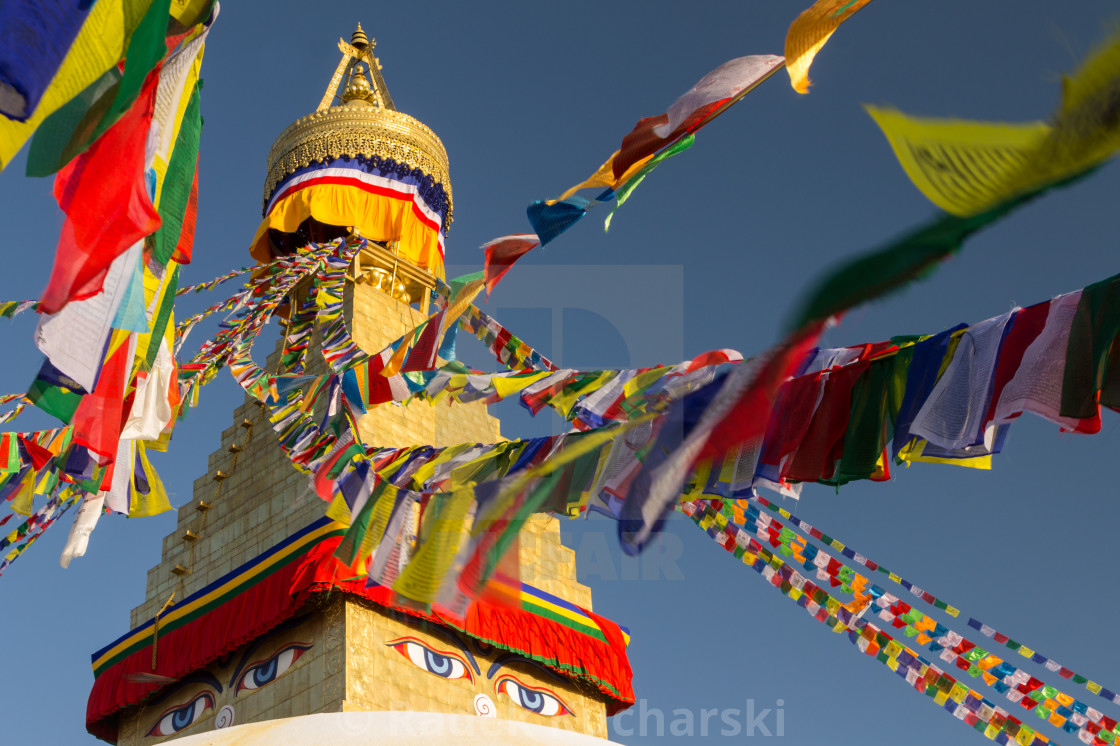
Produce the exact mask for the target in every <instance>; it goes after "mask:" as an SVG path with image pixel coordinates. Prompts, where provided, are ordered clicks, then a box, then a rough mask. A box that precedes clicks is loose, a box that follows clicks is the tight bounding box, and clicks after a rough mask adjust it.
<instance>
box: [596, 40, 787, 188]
mask: <svg viewBox="0 0 1120 746" xmlns="http://www.w3.org/2000/svg"><path fill="white" fill-rule="evenodd" d="M784 61H785V60H784V58H782V57H779V56H777V55H772V54H762V55H752V56H749V57H739V58H737V59H733V60H729V61H727V62H725V63H723V64H722V65H720V66H719V67H717V68H716V69H715V70H712V71H711V72H710V73H708V74H707V75H705V76H704V77H703V78H701V79H700V80H699V82H697V83H696V85H694V86H693V87H692V88H691V89H690V90H689V91H688V92H687V93H685V94H684V95H683V96H681V97H680V98H678V99H677V100H676V101H675V102H673V105H672V106H670V107H669V110H668V111H667V112H666V113H665V114H662V115H660V116H656V117H646V118H645V119H642V120H640V121H639V122H638V123H637V124H636V125H634V129H633V130H631V131H630V133H629V134H627V135H626V136H625V137H624V138H622V145H621V146H620V147H619V153H618V155H616V156H615V158H614V161H613V162H612V164H611V169H612V171H613V173H614V176H615V178H619V177H621V176H622V175H623V174H625V173H626V172H627V170H628V169H630V167H631V166H633V165H634V164H636V163H637V162H638V161H641V160H642V159H644V158H646V157H647V156H652V155H654V154H656V153H659V152H661V151H662V150H664V149H665V148H667V147H669V146H670V145H672V144H673V143H675V142H676V141H677V140H679V139H681V138H682V137H684V136H685V135H689V134H693V133H695V132H696V131H698V130H699V129H701V128H702V127H704V126H705V125H707V124H708V123H709V122H710V121H712V120H713V119H715V118H716V116H718V115H719V114H722V113H723V112H724V111H725V110H726V109H727V108H728V107H730V106H732V105H734V104H735V103H737V102H738V101H739V100H740V99H742V97H743V96H745V95H747V94H748V93H750V92H751V91H752V90H754V89H755V88H756V87H757V86H758V85H759V84H760V83H762V82H763V81H765V80H766V79H767V78H769V77H770V76H771V75H773V74H774V73H775V72H776V71H777V70H778V69H779V68H780V67H781V66H782V64H783V62H784Z"/></svg>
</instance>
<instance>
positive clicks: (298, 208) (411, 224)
mask: <svg viewBox="0 0 1120 746" xmlns="http://www.w3.org/2000/svg"><path fill="white" fill-rule="evenodd" d="M417 211H418V208H416V206H415V205H414V203H413V200H412V198H411V197H401V198H397V197H392V196H389V195H386V194H383V193H370V192H367V191H365V190H363V189H361V188H359V187H356V186H347V185H343V184H320V185H316V186H311V187H308V188H306V189H300V190H299V191H297V192H293V193H292V194H289V195H288V196H287V197H284V198H283V199H281V200H280V201H279V202H277V203H276V205H275V206H274V207H273V208H272V212H270V213H269V214H268V215H267V216H266V217H265V219H264V220H263V221H261V225H260V227H259V228H257V233H256V235H255V236H254V237H253V242H252V244H251V248H250V250H249V253H250V254H252V256H253V258H254V259H256V260H257V261H270V260H271V257H270V256H269V251H268V229H269V228H275V229H277V230H279V231H283V232H284V233H294V232H295V230H296V229H297V228H299V224H300V223H302V222H303V221H305V220H307V219H308V218H314V219H315V220H318V221H319V222H320V223H326V224H327V225H339V226H348V227H349V226H353V228H354V229H355V230H356V231H357V232H358V233H360V234H361V235H362V237H363V238H368V239H370V240H371V241H398V240H399V242H400V243H399V251H400V257H401V259H404V260H405V261H408V262H410V263H412V264H415V265H416V266H417V267H420V268H422V269H426V270H428V271H429V272H431V273H432V274H433V275H435V276H436V277H438V278H440V279H441V280H442V279H444V269H443V255H442V254H441V253H440V249H439V232H438V230H437V229H436V228H434V227H433V226H432V225H431V224H430V223H427V222H425V220H421V218H420V216H419V215H418V214H417Z"/></svg>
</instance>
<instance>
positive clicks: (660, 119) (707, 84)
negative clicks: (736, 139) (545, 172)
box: [483, 55, 783, 291]
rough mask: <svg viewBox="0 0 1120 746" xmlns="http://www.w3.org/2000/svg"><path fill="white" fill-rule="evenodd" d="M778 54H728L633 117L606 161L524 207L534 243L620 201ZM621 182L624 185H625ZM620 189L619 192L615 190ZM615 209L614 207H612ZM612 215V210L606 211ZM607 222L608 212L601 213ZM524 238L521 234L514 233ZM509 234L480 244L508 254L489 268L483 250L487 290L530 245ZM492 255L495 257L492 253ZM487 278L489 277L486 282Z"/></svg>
mask: <svg viewBox="0 0 1120 746" xmlns="http://www.w3.org/2000/svg"><path fill="white" fill-rule="evenodd" d="M782 62H783V59H782V58H781V57H778V56H775V55H753V56H749V57H740V58H738V59H734V60H729V61H728V62H725V63H724V64H722V65H720V66H719V67H718V68H716V69H715V70H713V71H711V72H710V73H708V74H707V75H705V76H704V77H703V78H701V79H700V81H699V82H698V83H697V84H696V85H694V86H693V87H692V88H691V89H690V90H689V91H688V92H687V93H685V94H684V95H683V96H681V97H680V98H678V99H677V100H676V101H675V102H674V103H673V105H672V106H671V107H670V109H669V111H668V112H667V113H665V114H662V115H660V116H656V117H646V118H644V119H641V120H639V121H638V123H637V124H636V125H635V126H634V129H633V130H631V131H630V133H628V134H627V135H626V136H625V137H623V138H622V144H621V145H620V146H619V149H618V151H616V152H615V153H614V154H613V155H612V156H611V157H610V158H609V159H608V160H607V162H606V163H604V164H603V165H602V166H600V167H599V169H598V170H597V171H596V172H595V173H594V174H592V175H591V176H590V177H589V178H588V179H586V180H585V181H583V182H582V183H580V184H578V185H576V186H575V187H572V188H571V189H569V190H567V191H566V192H564V194H563V195H562V196H561V197H560V198H559V199H556V200H547V201H542V200H538V201H536V202H533V203H532V204H530V205H529V206H528V208H527V209H526V216H527V217H528V219H529V224H530V225H531V226H532V227H533V231H534V233H535V234H536V237H537V241H538V242H539V243H538V244H537V245H540V246H544V245H545V244H548V243H550V242H551V241H553V240H555V239H556V238H557V237H559V236H560V235H561V234H562V233H564V232H565V231H566V230H568V229H569V228H571V227H572V226H573V225H575V224H576V223H577V222H579V221H580V220H581V219H582V218H583V216H584V215H586V214H587V211H588V210H589V209H591V208H592V207H594V206H596V205H599V204H603V203H605V202H609V201H611V200H613V199H615V197H616V194H619V193H621V194H622V195H623V196H622V199H621V200H620V201H619V204H621V203H622V202H623V201H625V199H626V197H628V196H629V195H630V193H631V192H633V190H634V188H635V187H636V186H637V185H638V182H640V181H641V180H642V179H644V178H645V177H646V176H648V175H649V173H650V172H651V171H652V170H653V169H654V168H656V167H657V166H658V165H659V164H660V163H662V162H664V161H665V160H666V159H667V158H669V157H671V156H673V155H676V154H678V153H680V152H682V151H684V150H687V149H688V148H689V147H690V146H691V145H692V142H693V141H692V139H689V141H688V143H687V144H683V145H681V146H680V147H677V148H674V149H673V151H672V152H671V153H666V154H665V155H664V156H663V157H661V158H659V159H657V161H656V162H653V161H652V160H651V159H653V158H654V157H655V156H656V155H658V154H659V153H663V152H664V151H666V150H668V149H669V148H671V147H672V146H674V145H675V144H677V143H678V142H679V141H680V140H682V138H686V137H690V136H691V135H693V133H695V132H696V131H697V130H699V129H700V128H702V127H704V126H705V125H706V124H707V123H708V122H710V121H712V120H713V119H714V118H715V117H717V116H718V115H719V114H721V113H723V112H724V111H726V110H727V109H728V108H729V107H730V106H732V105H734V104H735V103H736V102H738V101H739V100H740V99H742V97H743V96H745V95H746V94H747V93H749V92H750V91H751V90H753V89H754V88H755V87H756V86H757V85H759V84H760V83H762V82H763V81H764V80H766V79H767V78H768V77H770V75H772V74H773V73H774V72H775V71H776V70H777V69H778V68H780V67H781V65H782ZM626 185H630V186H629V188H628V189H625V187H626ZM595 187H603V188H604V190H603V191H601V192H600V193H599V194H598V195H597V196H595V197H594V198H588V197H583V196H580V195H578V194H577V192H579V191H580V190H582V189H585V188H595ZM623 189H625V191H624V192H622V191H620V190H623ZM616 209H617V208H616ZM612 215H613V212H612ZM606 224H607V226H608V227H609V225H610V218H609V217H608V218H607V221H606ZM518 237H519V238H525V234H519V236H518ZM511 239H514V237H513V236H504V237H502V238H496V239H494V240H493V241H488V242H487V243H486V244H484V245H483V248H487V247H491V246H500V247H502V250H503V251H504V252H507V255H508V256H509V257H510V258H511V260H510V261H509V262H508V264H505V265H504V270H503V271H502V272H500V273H499V272H491V270H490V269H489V266H490V263H491V257H490V253H489V252H488V255H487V267H488V269H487V278H488V280H487V288H488V291H489V290H490V289H492V288H493V285H495V284H497V282H498V280H499V279H500V278H501V277H502V275H504V274H505V272H506V271H508V269H509V267H510V266H512V264H513V262H514V261H516V260H517V259H518V258H520V257H521V256H523V255H524V254H525V253H526V252H528V251H529V250H531V249H532V248H534V246H527V245H525V244H524V243H520V242H514V241H513V240H511ZM494 259H497V257H496V256H495V257H494ZM489 278H493V281H492V282H491V281H490V279H489Z"/></svg>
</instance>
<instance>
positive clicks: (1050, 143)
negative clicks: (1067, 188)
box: [787, 33, 1120, 217]
mask: <svg viewBox="0 0 1120 746" xmlns="http://www.w3.org/2000/svg"><path fill="white" fill-rule="evenodd" d="M787 57H788V54H787ZM1118 81H1120V33H1117V34H1114V35H1113V36H1112V38H1111V39H1109V40H1108V42H1106V43H1105V44H1104V45H1103V46H1102V47H1101V49H1099V50H1098V51H1097V52H1096V53H1094V54H1093V56H1092V57H1090V58H1089V59H1088V60H1087V61H1086V62H1085V64H1083V65H1082V66H1081V68H1080V69H1079V70H1078V71H1077V72H1076V73H1074V74H1073V75H1072V76H1071V77H1069V78H1067V79H1066V81H1065V86H1064V88H1063V97H1062V106H1061V108H1060V109H1059V111H1058V114H1057V116H1056V117H1055V118H1054V122H1053V126H1047V125H1045V124H1043V123H1041V122H1031V123H1027V124H1001V123H996V122H970V121H963V120H952V119H921V118H917V117H907V116H905V115H903V114H901V113H899V112H897V111H894V110H887V109H878V108H875V107H871V106H868V107H866V108H867V111H868V113H870V114H871V116H872V118H874V119H875V121H876V123H877V124H878V125H879V127H880V129H882V130H883V134H884V135H886V137H887V140H888V141H889V142H890V144H891V148H892V149H893V150H894V153H895V156H897V157H898V160H899V163H900V164H901V165H902V168H903V170H905V171H906V174H907V176H909V177H910V180H911V181H913V182H914V186H916V187H917V188H918V189H919V190H920V191H921V192H922V194H924V195H925V196H926V197H927V198H929V200H930V201H931V202H933V203H934V204H935V205H937V206H938V207H940V208H942V209H944V210H945V211H946V212H950V213H952V214H954V215H958V216H961V217H967V216H969V215H976V214H978V213H980V212H983V211H984V210H987V209H989V208H992V207H994V206H996V205H998V204H1000V203H1002V202H1006V201H1007V200H1009V199H1011V198H1012V197H1015V196H1016V195H1020V194H1024V193H1026V192H1029V191H1032V190H1034V189H1039V188H1042V187H1045V186H1047V185H1049V184H1054V183H1057V182H1059V181H1061V180H1063V179H1067V178H1070V177H1073V176H1076V175H1077V174H1080V173H1083V172H1084V171H1086V170H1087V169H1090V168H1092V167H1093V166H1096V165H1098V164H1099V163H1102V162H1103V161H1105V160H1107V159H1108V158H1111V157H1112V155H1113V154H1114V153H1115V152H1116V150H1117V149H1118V148H1120V121H1118V120H1117V118H1116V116H1115V101H1116V93H1115V91H1116V85H1117V83H1118Z"/></svg>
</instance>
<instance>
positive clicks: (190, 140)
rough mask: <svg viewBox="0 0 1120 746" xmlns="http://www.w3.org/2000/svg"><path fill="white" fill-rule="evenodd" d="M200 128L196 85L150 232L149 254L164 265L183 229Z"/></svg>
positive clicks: (198, 97)
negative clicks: (155, 223)
mask: <svg viewBox="0 0 1120 746" xmlns="http://www.w3.org/2000/svg"><path fill="white" fill-rule="evenodd" d="M201 131H202V106H201V96H200V95H199V92H198V87H197V86H195V89H194V91H193V92H192V93H191V98H190V101H189V102H188V103H187V108H186V111H185V112H184V113H183V123H182V125H180V127H179V135H178V137H176V138H175V147H174V149H173V150H172V151H171V161H170V162H169V163H168V164H167V174H166V176H165V177H164V179H163V188H162V191H161V192H160V204H159V216H160V220H161V224H160V227H159V230H157V231H156V232H155V233H154V234H153V235H152V257H153V258H154V259H155V260H156V261H157V262H159V263H160V264H163V265H166V264H167V262H168V261H169V260H170V259H171V255H172V254H174V253H175V247H176V246H177V245H178V243H179V234H180V233H182V231H183V218H184V216H185V215H186V214H187V203H188V202H189V201H190V196H191V187H192V186H193V185H194V172H195V169H196V168H197V167H198V142H199V138H200V135H201Z"/></svg>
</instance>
